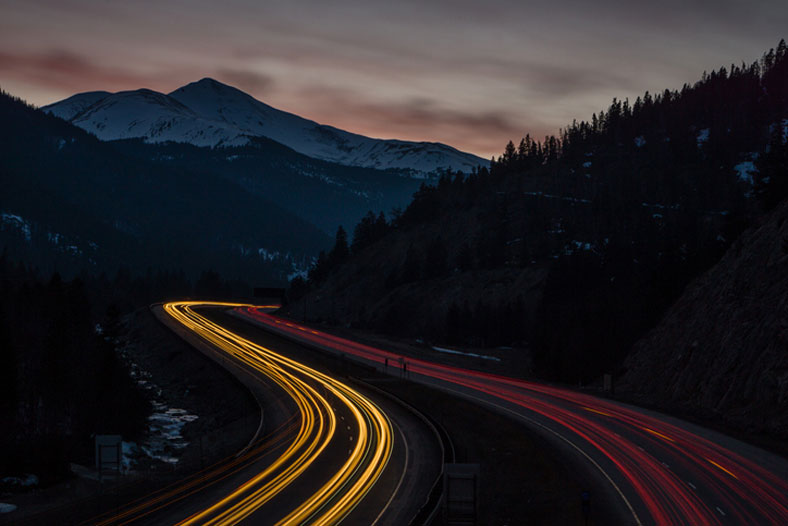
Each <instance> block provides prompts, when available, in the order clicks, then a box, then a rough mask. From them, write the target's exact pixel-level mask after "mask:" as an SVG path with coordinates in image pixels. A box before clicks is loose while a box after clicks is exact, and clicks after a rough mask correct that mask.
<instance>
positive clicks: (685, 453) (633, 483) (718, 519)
mask: <svg viewBox="0 0 788 526" xmlns="http://www.w3.org/2000/svg"><path fill="white" fill-rule="evenodd" d="M236 314H237V315H238V316H240V317H243V318H245V319H246V320H247V321H251V322H253V323H255V324H256V325H258V326H261V327H264V328H267V329H268V330H271V331H273V332H276V333H278V334H280V335H286V336H288V337H290V338H293V339H295V340H297V341H300V342H302V343H308V344H311V345H312V346H315V347H318V348H321V349H323V350H326V351H329V352H335V353H341V354H343V355H345V356H348V357H350V358H352V359H357V360H361V361H363V362H366V363H372V364H374V365H376V366H377V367H379V368H381V367H382V366H383V365H384V364H387V367H386V368H387V369H393V370H395V371H396V374H402V369H405V368H406V369H407V372H408V375H409V377H410V379H411V380H413V381H417V382H422V383H425V384H429V385H433V386H437V387H439V388H441V389H444V390H447V391H450V392H453V393H455V394H457V395H460V396H464V397H466V398H470V399H474V400H476V401H478V402H480V403H484V404H486V405H489V406H493V407H495V408H497V409H498V410H500V411H502V412H506V413H509V414H511V415H512V416H514V417H515V418H518V419H520V420H523V421H525V422H526V423H528V424H530V425H531V426H532V427H533V428H535V429H537V430H538V431H540V432H542V433H544V434H545V436H547V437H548V438H552V439H553V440H554V441H555V442H556V443H557V444H559V445H560V446H561V447H562V448H564V449H566V450H568V451H571V452H573V453H574V454H576V455H578V456H579V458H581V459H583V460H584V461H586V462H587V463H588V464H589V465H591V466H593V469H594V470H595V471H596V472H597V474H598V475H599V476H600V477H601V480H603V481H604V482H605V484H606V486H607V488H606V491H611V490H612V491H613V492H614V494H615V495H616V496H617V497H618V498H619V502H620V503H622V504H623V510H624V512H623V515H625V517H626V519H625V520H626V521H627V522H628V523H630V524H636V525H644V524H659V525H662V524H690V525H707V524H708V525H715V524H720V525H722V524H747V525H756V524H769V525H777V524H788V462H786V460H785V459H783V458H782V457H779V456H776V455H773V454H770V453H768V452H765V451H763V450H760V449H758V448H755V447H753V446H750V445H748V444H744V443H742V442H740V441H737V440H734V439H732V438H730V437H726V436H724V435H721V434H719V433H716V432H713V431H709V430H707V429H704V428H701V427H699V426H696V425H693V424H690V423H687V422H683V421H681V420H678V419H675V418H672V417H668V416H666V415H662V414H659V413H656V412H653V411H648V410H644V409H640V408H637V407H633V406H630V405H626V404H621V403H618V402H614V401H611V400H606V399H600V398H597V397H594V396H591V395H588V394H584V393H579V392H576V391H572V390H569V389H564V388H559V387H554V386H550V385H545V384H541V383H537V382H528V381H524V380H518V379H514V378H508V377H504V376H499V375H492V374H486V373H483V372H479V371H472V370H467V369H462V368H458V367H452V366H446V365H441V364H438V363H433V362H430V361H426V360H421V359H416V358H411V357H403V356H400V355H398V354H395V353H392V352H388V351H385V350H382V349H377V348H374V347H371V346H368V345H363V344H360V343H357V342H353V341H350V340H347V339H344V338H339V337H337V336H334V335H330V334H327V333H324V332H321V331H317V330H315V329H313V328H311V327H307V326H304V325H301V324H297V323H294V322H291V321H288V320H284V319H281V318H277V317H275V316H272V315H270V314H267V313H265V312H262V311H260V310H257V309H254V308H251V307H246V308H239V309H236Z"/></svg>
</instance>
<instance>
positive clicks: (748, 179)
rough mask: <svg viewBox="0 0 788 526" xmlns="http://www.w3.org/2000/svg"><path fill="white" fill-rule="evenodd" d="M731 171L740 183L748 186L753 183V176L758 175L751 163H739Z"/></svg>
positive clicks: (753, 164)
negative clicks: (733, 171)
mask: <svg viewBox="0 0 788 526" xmlns="http://www.w3.org/2000/svg"><path fill="white" fill-rule="evenodd" d="M733 169H734V170H735V171H736V176H737V177H738V178H739V180H740V181H742V182H745V183H747V184H750V185H751V184H754V183H755V180H754V179H753V176H754V175H755V174H757V173H758V169H757V168H756V167H755V163H754V162H753V161H744V162H741V163H739V164H737V165H736V166H734V167H733Z"/></svg>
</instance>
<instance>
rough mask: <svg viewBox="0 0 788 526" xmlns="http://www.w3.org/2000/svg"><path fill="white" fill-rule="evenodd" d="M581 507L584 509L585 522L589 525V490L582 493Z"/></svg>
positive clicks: (586, 525)
mask: <svg viewBox="0 0 788 526" xmlns="http://www.w3.org/2000/svg"><path fill="white" fill-rule="evenodd" d="M580 507H581V509H582V510H583V524H585V526H588V520H589V518H590V517H591V493H590V492H588V491H587V490H586V491H584V492H583V493H581V494H580Z"/></svg>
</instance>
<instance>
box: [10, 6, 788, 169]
mask: <svg viewBox="0 0 788 526" xmlns="http://www.w3.org/2000/svg"><path fill="white" fill-rule="evenodd" d="M786 27H788V3H786V2H778V1H775V0H770V1H764V0H761V1H754V2H747V3H743V2H738V1H735V0H720V1H717V2H706V1H697V2H692V3H691V4H690V3H687V2H679V1H678V0H667V1H665V2H662V3H660V4H658V5H657V4H656V3H654V2H645V1H634V2H627V3H624V2H620V1H618V0H600V1H599V2H596V3H595V4H594V5H593V7H589V5H588V4H587V3H584V2H580V1H576V0H575V1H568V2H567V1H564V2H560V3H553V4H550V5H542V4H537V5H529V4H527V3H510V2H503V1H492V2H486V3H485V4H484V6H482V5H481V4H479V3H477V2H472V1H470V0H458V1H452V2H450V1H448V0H436V1H433V2H429V3H427V4H425V3H422V2H417V1H414V0H403V1H402V2H398V3H396V5H395V4H391V3H384V2H376V1H361V0H343V1H340V2H332V3H331V5H330V6H329V5H328V4H327V3H321V2H316V1H306V0H290V1H281V0H272V1H267V2H256V1H252V0H232V1H229V2H225V3H223V5H222V6H218V5H216V4H215V3H213V2H209V1H208V0H191V1H190V0H166V1H156V2H154V1H153V0H139V1H137V2H133V3H120V2H106V1H88V0H59V1H58V0H32V1H21V0H9V1H6V2H4V3H3V17H2V20H0V50H2V51H0V87H2V88H3V89H4V90H5V91H8V92H10V93H11V94H13V95H16V96H19V97H21V98H23V99H25V100H27V101H28V102H30V103H32V104H35V105H38V106H42V105H45V104H49V103H52V102H56V101H58V100H61V99H64V98H66V97H69V96H71V95H73V94H74V93H78V92H84V91H98V90H105V91H123V90H134V89H139V88H150V89H153V90H156V91H160V92H164V93H169V92H171V91H173V90H175V89H176V88H178V87H180V86H182V85H185V84H187V83H189V82H193V81H195V80H198V79H200V78H203V77H212V78H215V79H217V80H219V81H221V82H224V83H225V84H229V85H232V86H235V87H238V88H239V89H241V90H243V91H245V92H247V93H249V94H250V95H252V96H254V97H255V98H257V99H258V100H261V101H263V102H265V103H266V104H269V105H271V106H273V107H275V108H278V109H281V110H284V111H289V112H291V113H295V114H297V115H300V116H302V117H305V118H308V119H312V120H315V121H317V122H319V123H321V124H329V125H332V126H335V127H337V128H341V129H344V130H347V131H351V132H355V133H360V134H363V135H368V136H371V137H380V138H397V139H403V140H415V141H434V142H443V143H446V144H449V145H451V146H454V147H456V148H459V149H461V150H465V151H469V152H472V153H475V154H477V155H480V156H481V157H485V158H489V157H490V156H491V155H498V154H499V153H500V152H501V151H502V150H503V147H504V145H505V144H506V142H507V141H509V140H514V141H515V142H517V141H518V140H519V139H520V137H522V136H524V135H525V134H526V133H530V134H531V135H532V136H534V137H543V136H544V135H546V134H552V133H557V132H558V130H559V128H561V127H564V126H566V125H568V124H570V123H571V122H572V120H573V119H577V120H578V121H579V120H587V119H589V118H590V117H591V114H592V113H593V112H598V111H600V110H602V109H605V108H606V107H607V106H608V105H609V103H610V101H611V100H612V99H613V98H614V97H617V98H619V99H624V98H629V99H630V100H634V98H635V97H637V96H639V95H642V94H643V92H645V91H646V90H648V91H651V92H652V93H654V92H661V91H662V90H664V89H666V88H667V89H680V88H681V86H682V85H683V84H684V83H693V82H695V81H697V80H698V79H699V78H700V76H701V74H702V72H703V71H704V70H705V71H710V70H712V69H717V68H719V67H721V66H725V67H729V66H730V64H731V63H735V64H741V63H742V62H745V63H750V62H752V61H754V60H757V59H758V58H759V57H760V56H761V55H762V54H763V53H764V52H765V51H767V50H768V49H769V48H772V47H775V46H776V45H777V43H778V42H779V40H780V38H785V37H786V36H788V31H786V30H785V28H786Z"/></svg>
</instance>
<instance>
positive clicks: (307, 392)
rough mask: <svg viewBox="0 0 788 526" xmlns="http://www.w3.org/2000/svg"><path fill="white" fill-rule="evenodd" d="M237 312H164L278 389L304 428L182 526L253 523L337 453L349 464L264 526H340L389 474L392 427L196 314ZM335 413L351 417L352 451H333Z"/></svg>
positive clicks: (346, 391)
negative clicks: (292, 404)
mask: <svg viewBox="0 0 788 526" xmlns="http://www.w3.org/2000/svg"><path fill="white" fill-rule="evenodd" d="M240 306H241V305H239V304H229V303H207V302H176V303H168V304H165V305H164V310H165V311H166V312H167V313H168V314H169V315H170V316H172V318H173V319H175V320H177V321H178V322H179V323H181V324H182V325H183V326H184V327H186V328H188V329H189V330H190V331H192V332H194V333H195V334H197V335H199V336H200V337H202V338H203V339H204V340H206V341H208V342H209V343H211V344H212V345H213V346H215V347H216V348H218V349H221V350H223V351H224V352H226V353H228V354H229V355H231V356H232V357H234V358H235V359H236V360H238V361H240V362H243V363H245V364H246V365H248V366H249V367H251V368H253V369H255V370H257V371H259V372H260V373H262V374H265V375H266V376H267V377H269V378H270V379H272V380H273V381H274V382H276V383H277V384H278V385H279V386H280V387H281V388H282V389H284V391H285V392H287V393H288V394H289V395H290V397H291V398H292V399H293V401H294V402H295V404H296V406H297V407H298V412H299V415H300V427H299V429H298V432H297V433H296V434H295V439H294V440H293V441H292V442H291V443H290V444H289V445H288V446H287V448H286V449H285V450H284V451H283V452H282V453H281V455H279V457H278V458H276V460H275V461H273V462H272V463H270V464H269V465H268V466H267V467H265V469H263V470H262V471H260V472H259V473H257V474H255V475H254V476H252V477H251V478H249V479H248V480H246V481H245V482H243V483H242V484H240V485H239V486H238V487H236V488H235V489H233V490H232V491H231V492H230V493H229V494H227V495H226V496H224V497H223V498H221V499H219V500H217V501H216V502H213V503H210V504H209V505H207V506H205V508H204V509H202V510H200V511H199V512H197V513H194V514H193V515H191V516H189V517H187V518H186V519H184V520H182V521H181V522H179V524H183V525H192V524H201V525H219V524H237V523H238V522H240V521H242V520H245V519H248V518H249V517H250V516H252V514H254V513H255V512H257V511H258V510H259V509H260V508H261V507H262V506H264V505H265V504H266V503H268V502H270V501H271V500H272V499H275V498H276V497H277V496H278V495H280V493H281V492H282V491H283V490H284V489H285V488H287V487H288V486H290V485H291V484H294V483H295V482H296V481H301V480H303V479H304V477H303V475H304V474H305V473H307V472H308V473H309V474H310V476H309V477H308V478H309V481H308V482H310V483H311V482H314V480H315V475H316V472H315V471H314V469H312V470H310V468H311V467H313V465H314V464H315V463H316V462H317V461H318V460H319V459H323V458H325V457H326V456H328V455H329V453H330V454H331V455H333V456H334V457H336V456H337V453H338V451H339V452H341V454H346V455H347V458H346V459H344V460H342V461H341V462H340V465H339V467H338V469H336V470H333V472H331V473H330V474H329V476H326V477H325V478H324V479H321V480H320V481H319V482H318V485H317V487H315V488H314V490H313V491H311V492H310V494H309V495H308V497H307V498H305V499H303V501H302V502H300V503H299V504H298V505H296V506H293V507H292V509H289V510H287V512H286V513H284V514H283V515H282V516H280V517H276V519H274V517H272V516H271V515H266V522H270V523H275V524H293V523H297V524H316V525H322V524H336V523H338V522H340V521H341V520H342V519H343V518H345V517H346V516H347V515H348V514H349V513H350V512H351V511H352V510H353V509H354V508H355V507H356V505H357V504H358V503H359V502H360V501H361V500H362V499H363V498H364V496H365V495H366V494H367V493H368V492H369V490H370V489H371V488H372V486H373V485H374V484H375V482H376V481H377V480H378V478H379V477H380V475H381V473H382V472H383V470H384V468H385V467H386V464H387V462H388V460H389V458H390V456H391V451H392V444H393V433H392V427H391V423H390V422H389V420H388V418H387V417H386V415H385V414H384V413H383V412H382V411H381V410H380V409H378V407H377V406H376V405H375V404H374V403H373V402H371V401H370V400H369V399H367V398H366V397H364V396H363V395H361V394H360V393H358V392H357V391H356V390H354V389H352V388H350V387H348V386H347V385H345V384H343V383H341V382H339V381H337V380H335V379H333V378H331V377H329V376H327V375H325V374H322V373H320V372H319V371H316V370H314V369H311V368H309V367H306V366H304V365H302V364H300V363H298V362H296V361H294V360H291V359H289V358H286V357H284V356H282V355H280V354H277V353H276V352H274V351H272V350H270V349H267V348H265V347H263V346H260V345H257V344H255V343H253V342H251V341H249V340H247V339H245V338H243V337H241V336H239V335H237V334H235V333H233V332H231V331H229V330H227V329H225V328H223V327H221V326H220V325H218V324H216V323H214V322H212V321H210V320H209V319H208V318H206V317H204V316H202V315H201V314H199V313H198V312H196V311H195V310H194V309H195V308H200V307H240ZM336 406H341V407H342V411H343V413H345V414H348V416H349V417H348V419H347V420H344V421H342V422H341V425H342V426H345V425H346V426H347V430H351V425H352V432H353V436H354V437H355V439H354V440H353V441H352V442H351V444H352V446H351V447H350V449H347V446H346V444H345V443H342V444H341V449H338V446H337V445H336V444H335V443H334V442H336V441H335V440H334V438H335V434H336V432H337V428H338V426H339V425H340V423H339V420H338V419H337V416H336V415H337V410H336V409H335V407H336ZM343 419H344V416H343ZM351 420H352V421H351ZM323 471H324V470H323ZM279 508H281V505H280V506H279ZM279 508H277V509H279Z"/></svg>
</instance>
